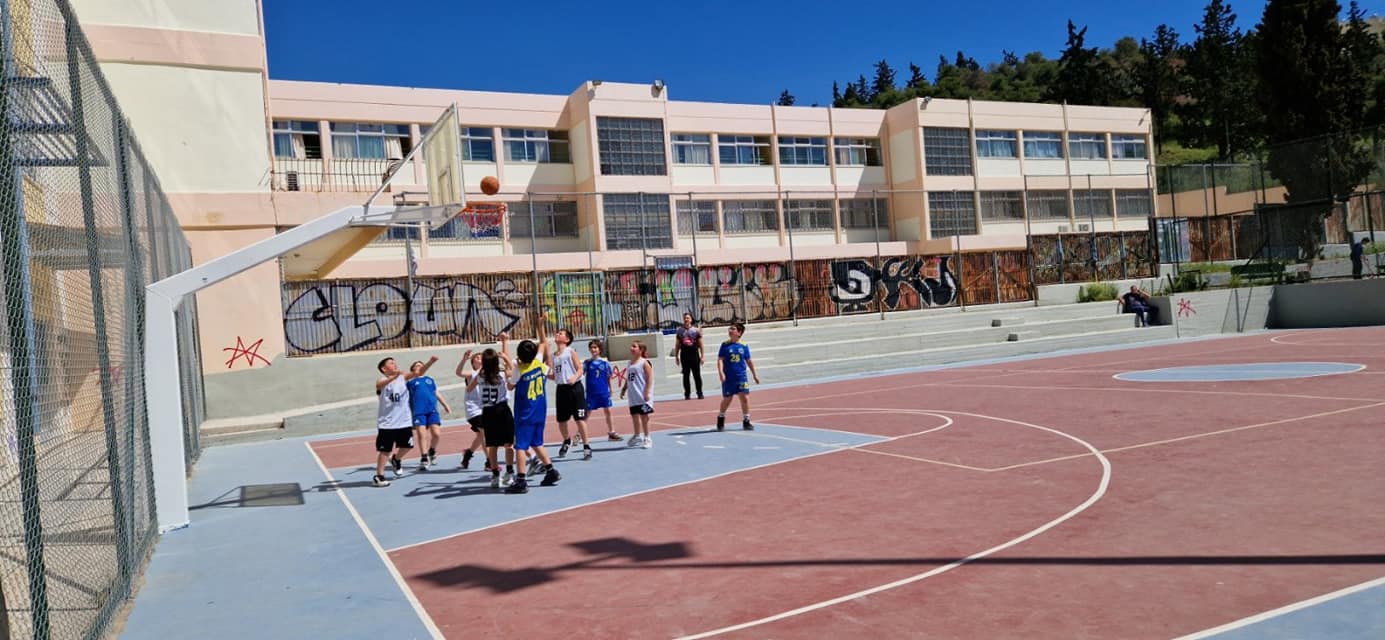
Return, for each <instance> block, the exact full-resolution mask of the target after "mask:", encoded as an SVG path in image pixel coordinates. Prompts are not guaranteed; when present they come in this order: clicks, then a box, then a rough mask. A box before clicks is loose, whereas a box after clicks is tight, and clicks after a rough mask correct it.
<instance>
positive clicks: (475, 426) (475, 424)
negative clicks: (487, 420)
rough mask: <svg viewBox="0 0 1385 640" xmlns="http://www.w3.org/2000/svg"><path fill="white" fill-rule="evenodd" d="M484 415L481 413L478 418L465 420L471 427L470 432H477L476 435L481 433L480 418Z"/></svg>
mask: <svg viewBox="0 0 1385 640" xmlns="http://www.w3.org/2000/svg"><path fill="white" fill-rule="evenodd" d="M484 415H486V414H485V413H482V414H481V415H479V416H475V417H472V418H467V419H466V422H467V424H469V425H471V430H472V431H475V432H478V433H479V432H480V431H481V424H482V423H481V419H482V416H484Z"/></svg>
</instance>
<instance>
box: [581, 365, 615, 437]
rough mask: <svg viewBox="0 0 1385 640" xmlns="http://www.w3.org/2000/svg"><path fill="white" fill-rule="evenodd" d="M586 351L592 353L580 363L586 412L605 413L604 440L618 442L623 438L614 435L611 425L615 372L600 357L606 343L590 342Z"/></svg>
mask: <svg viewBox="0 0 1385 640" xmlns="http://www.w3.org/2000/svg"><path fill="white" fill-rule="evenodd" d="M587 349H588V350H590V351H591V352H592V357H590V358H587V360H586V361H585V362H583V363H582V370H583V371H584V372H585V374H584V375H585V377H586V379H587V412H588V413H590V412H592V411H596V410H597V409H600V410H602V411H603V412H605V414H606V439H607V440H610V441H611V442H620V441H621V440H623V439H624V438H622V437H621V436H620V434H619V433H616V429H615V425H614V424H612V423H611V378H613V377H615V372H614V371H612V370H611V363H610V361H608V360H606V358H604V357H602V356H604V355H605V353H606V343H604V342H602V341H600V340H592V341H591V342H588V343H587Z"/></svg>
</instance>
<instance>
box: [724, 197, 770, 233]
mask: <svg viewBox="0 0 1385 640" xmlns="http://www.w3.org/2000/svg"><path fill="white" fill-rule="evenodd" d="M776 202H777V201H776V200H723V201H722V202H721V228H722V230H723V233H725V234H726V235H728V236H731V235H738V236H745V235H755V234H767V233H774V234H778V233H779V209H778V207H777V206H776ZM751 205H758V206H751ZM733 215H735V216H738V218H739V220H740V222H739V223H738V224H732V223H731V220H732V218H731V216H733ZM748 215H749V216H755V217H753V218H748V217H746V216H748ZM757 218H758V220H759V223H760V224H759V225H758V226H757V225H753V224H746V220H753V219H757ZM751 227H757V228H751Z"/></svg>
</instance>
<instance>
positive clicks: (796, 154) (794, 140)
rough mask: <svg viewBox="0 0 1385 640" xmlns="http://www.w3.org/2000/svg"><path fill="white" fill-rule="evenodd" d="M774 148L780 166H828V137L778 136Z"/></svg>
mask: <svg viewBox="0 0 1385 640" xmlns="http://www.w3.org/2000/svg"><path fill="white" fill-rule="evenodd" d="M774 146H775V152H776V153H778V154H779V165H780V166H784V167H825V166H827V137H826V136H776V138H775V145H774Z"/></svg>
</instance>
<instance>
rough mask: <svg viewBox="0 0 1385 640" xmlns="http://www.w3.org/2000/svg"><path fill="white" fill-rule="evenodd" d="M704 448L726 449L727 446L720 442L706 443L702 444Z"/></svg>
mask: <svg viewBox="0 0 1385 640" xmlns="http://www.w3.org/2000/svg"><path fill="white" fill-rule="evenodd" d="M702 448H703V449H725V448H726V447H725V446H724V445H719V444H704V445H702Z"/></svg>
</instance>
